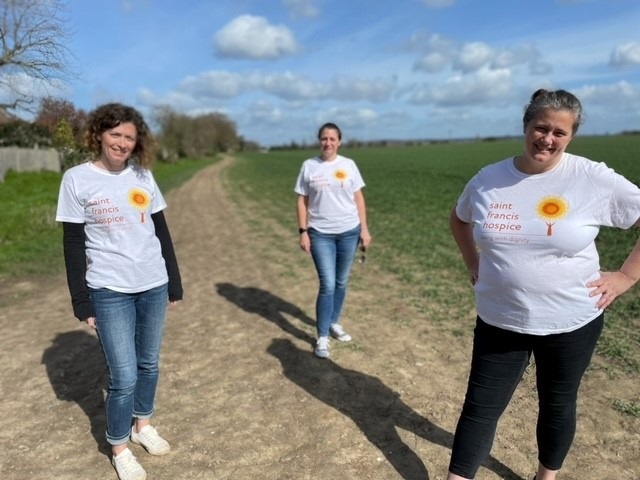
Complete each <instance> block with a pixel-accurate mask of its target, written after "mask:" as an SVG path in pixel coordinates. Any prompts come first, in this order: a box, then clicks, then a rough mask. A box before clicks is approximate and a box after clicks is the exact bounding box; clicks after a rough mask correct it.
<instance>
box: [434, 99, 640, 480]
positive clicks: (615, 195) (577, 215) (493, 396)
mask: <svg viewBox="0 0 640 480" xmlns="http://www.w3.org/2000/svg"><path fill="white" fill-rule="evenodd" d="M581 121H582V105H581V104H580V101H579V100H578V99H577V98H576V97H575V96H574V95H572V94H571V93H569V92H566V91H564V90H557V91H546V90H538V91H536V92H535V93H534V94H533V96H532V97H531V101H530V103H529V104H528V105H527V107H526V109H525V113H524V118H523V125H524V135H525V137H524V149H523V152H522V154H520V155H518V156H515V157H510V158H507V159H505V160H502V161H500V162H498V163H495V164H492V165H489V166H487V167H485V168H483V169H482V170H481V171H480V172H479V173H478V174H477V175H476V176H475V177H474V178H472V179H471V181H470V182H469V183H468V184H467V186H466V187H465V189H464V191H463V193H462V195H461V197H460V198H459V200H458V203H457V205H456V207H455V208H454V209H453V211H452V212H451V217H450V220H451V230H452V232H453V236H454V238H455V240H456V243H457V244H458V247H459V248H460V252H461V253H462V258H463V260H464V262H465V264H466V266H467V269H468V270H469V276H470V279H471V283H472V284H473V285H474V288H475V294H476V310H477V314H478V317H477V320H476V327H475V331H474V344H473V352H472V360H471V372H470V374H469V383H468V387H467V394H466V397H465V401H464V405H463V408H462V413H461V415H460V419H459V421H458V426H457V429H456V433H455V439H454V442H453V450H452V454H451V463H450V465H449V476H448V477H447V478H448V480H460V479H472V478H474V477H475V475H476V472H477V471H478V469H479V467H480V465H481V464H482V463H483V462H484V460H485V459H486V457H487V455H488V454H489V452H490V450H491V445H492V443H493V438H494V435H495V431H496V426H497V423H498V419H499V418H500V416H501V415H502V413H503V412H504V410H505V408H506V407H507V404H508V403H509V401H510V400H511V396H512V395H513V392H514V390H515V388H516V386H517V384H518V383H519V381H520V379H521V378H522V374H523V372H524V370H525V368H526V367H527V365H528V364H529V360H530V358H531V355H533V356H534V357H535V364H536V386H537V391H538V403H539V412H538V422H537V427H536V437H537V443H538V462H539V464H538V470H537V474H536V477H535V478H536V480H554V479H555V478H556V476H557V473H558V471H559V470H560V468H561V467H562V464H563V462H564V460H565V458H566V456H567V454H568V452H569V449H570V448H571V444H572V443H573V438H574V435H575V430H576V403H577V396H578V389H579V387H580V383H581V381H582V376H583V374H584V372H585V370H586V369H587V367H588V365H589V363H590V361H591V356H592V354H593V351H594V348H595V345H596V342H597V340H598V338H599V336H600V333H601V331H602V327H603V324H604V309H605V308H607V307H608V306H609V305H611V303H612V302H613V301H614V300H615V298H616V297H618V296H620V295H622V294H623V293H624V292H626V291H627V290H629V289H630V288H631V287H632V286H633V285H634V284H635V283H636V282H637V281H638V279H639V278H640V241H639V242H638V243H636V246H635V247H634V248H633V250H632V251H631V253H630V254H629V256H628V257H627V259H626V261H625V262H624V264H623V265H622V267H621V268H620V270H619V271H617V272H601V271H600V264H599V257H598V252H597V250H596V244H595V238H596V236H597V235H598V231H599V227H600V226H603V225H605V226H614V227H619V228H625V229H626V228H630V227H631V226H633V225H638V226H640V189H638V187H637V186H636V185H634V184H633V183H631V182H630V181H628V180H627V179H625V178H624V177H622V176H621V175H619V174H617V173H615V172H614V171H613V170H612V169H610V168H607V166H606V165H605V164H603V163H597V162H594V161H592V160H589V159H587V158H584V157H579V156H576V155H572V154H569V153H566V151H565V150H566V148H567V147H568V145H569V143H570V142H571V140H572V139H573V137H574V135H575V134H576V132H577V131H578V127H579V126H580V123H581Z"/></svg>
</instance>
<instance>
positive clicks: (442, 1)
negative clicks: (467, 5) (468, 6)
mask: <svg viewBox="0 0 640 480" xmlns="http://www.w3.org/2000/svg"><path fill="white" fill-rule="evenodd" d="M422 3H424V4H425V5H426V6H427V7H430V8H447V7H452V6H454V5H455V4H456V0H422Z"/></svg>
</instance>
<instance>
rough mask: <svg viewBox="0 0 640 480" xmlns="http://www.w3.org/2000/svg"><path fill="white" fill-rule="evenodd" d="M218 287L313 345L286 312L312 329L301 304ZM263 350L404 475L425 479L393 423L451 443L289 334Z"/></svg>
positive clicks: (509, 474)
mask: <svg viewBox="0 0 640 480" xmlns="http://www.w3.org/2000/svg"><path fill="white" fill-rule="evenodd" d="M216 288H217V291H218V293H219V294H220V295H221V296H223V297H224V298H226V299H227V300H228V301H230V302H232V303H235V304H236V305H237V306H238V307H240V308H242V309H243V310H245V311H247V312H250V313H256V314H259V315H261V316H262V317H263V318H264V319H266V320H268V321H269V322H272V323H274V324H275V325H277V326H278V327H280V328H281V329H282V330H283V331H284V332H286V333H288V334H290V335H292V336H293V337H295V338H298V339H300V340H302V341H304V342H307V343H309V344H311V345H313V344H314V342H315V339H314V337H313V336H311V335H310V334H308V333H306V332H305V331H303V330H301V329H300V328H298V327H296V326H295V325H293V324H292V323H291V322H290V321H289V320H288V318H287V316H286V315H289V316H292V317H294V318H297V319H299V320H300V321H301V322H303V323H305V324H307V325H309V326H313V327H314V329H315V321H314V320H313V319H312V318H310V317H309V316H308V315H306V314H305V313H304V311H303V310H302V309H300V308H299V307H297V306H295V305H293V304H292V303H290V302H287V301H285V300H283V299H282V298H280V297H278V296H276V295H273V294H272V293H270V292H268V291H266V290H263V289H260V288H255V287H239V286H236V285H233V284H231V283H218V284H216ZM267 352H268V353H269V354H271V355H273V356H274V357H276V358H277V359H278V360H279V361H280V363H281V364H282V371H283V373H284V375H285V376H286V377H287V378H288V379H289V380H291V381H292V382H294V383H295V384H297V385H299V386H300V387H302V388H303V389H305V390H306V391H307V392H309V393H310V394H311V395H313V396H314V397H315V398H317V399H318V400H320V401H322V402H324V403H325V404H327V405H329V406H330V407H333V408H335V409H336V410H338V411H339V412H341V413H343V414H345V415H347V416H349V417H350V418H351V419H352V420H353V421H354V422H355V424H356V425H357V426H358V428H360V430H361V431H362V432H363V433H364V435H365V436H366V437H367V439H368V440H369V441H370V442H371V443H372V444H373V445H375V446H376V447H377V448H378V449H379V450H380V451H381V452H382V453H383V454H384V455H385V457H386V458H387V460H388V461H389V463H390V464H391V465H392V466H393V467H394V468H395V469H396V471H397V472H398V473H399V474H400V476H401V477H402V478H404V479H408V480H414V479H415V480H418V479H419V480H428V478H429V473H428V471H427V469H426V467H425V466H424V463H423V462H422V461H421V460H420V458H419V457H418V456H417V455H416V453H415V452H414V451H413V450H412V449H411V448H410V447H409V446H408V445H406V444H405V442H404V441H403V440H402V437H401V436H400V435H399V433H398V431H397V428H401V429H403V430H406V431H409V432H412V433H413V434H414V435H417V436H420V437H422V438H424V439H425V440H427V441H429V442H432V443H435V444H437V445H441V446H443V447H445V448H451V445H452V444H453V435H452V434H451V433H449V432H447V431H446V430H444V429H442V428H440V427H439V426H437V425H435V424H434V423H432V422H431V421H429V420H428V419H426V418H424V417H422V416H421V415H419V414H418V413H416V412H415V411H414V410H413V409H412V408H411V407H409V406H408V405H407V404H405V403H404V402H403V401H402V400H401V398H400V395H399V394H398V393H396V392H394V391H393V390H391V389H390V388H389V387H387V386H386V385H385V384H384V383H383V382H382V381H380V379H378V378H376V377H373V376H371V375H367V374H364V373H362V372H358V371H355V370H349V369H346V368H343V367H341V366H339V365H337V364H336V363H334V362H332V361H331V360H319V359H318V358H316V357H315V356H314V355H313V353H311V351H308V352H307V351H303V350H300V349H299V348H297V347H296V346H295V345H294V344H293V343H292V342H291V341H290V340H288V339H287V340H285V339H273V340H272V342H271V345H270V346H269V347H268V349H267ZM435 408H437V406H436V407H435ZM484 466H485V467H486V468H488V469H490V470H492V471H493V472H495V473H496V474H497V475H499V476H500V477H501V478H503V479H504V480H524V479H523V478H522V477H520V476H519V475H517V474H516V473H515V472H513V470H511V469H510V468H509V467H507V466H506V465H504V464H503V463H501V462H499V461H498V460H496V459H495V458H494V457H489V459H488V460H487V461H486V462H485V464H484Z"/></svg>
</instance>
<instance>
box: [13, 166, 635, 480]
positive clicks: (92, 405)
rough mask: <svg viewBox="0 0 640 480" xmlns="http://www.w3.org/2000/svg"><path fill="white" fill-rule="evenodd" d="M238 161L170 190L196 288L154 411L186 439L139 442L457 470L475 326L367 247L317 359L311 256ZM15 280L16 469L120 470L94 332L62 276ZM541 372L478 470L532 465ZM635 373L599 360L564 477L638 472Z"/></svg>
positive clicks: (248, 461)
mask: <svg viewBox="0 0 640 480" xmlns="http://www.w3.org/2000/svg"><path fill="white" fill-rule="evenodd" d="M231 161H232V160H230V159H228V160H225V161H224V162H222V163H220V164H217V165H214V166H212V167H209V168H207V169H206V170H204V171H202V172H201V173H199V174H198V175H197V176H196V177H194V178H193V179H192V180H191V181H189V182H188V183H187V184H185V185H184V186H183V187H182V188H180V189H179V190H176V191H173V192H171V193H170V194H169V195H168V202H169V209H168V210H167V215H168V217H169V222H170V226H171V229H172V234H173V237H174V242H175V245H176V249H177V252H178V256H179V259H180V262H181V268H182V272H183V277H184V284H185V290H186V298H185V301H184V302H183V303H182V305H181V306H180V307H179V308H178V309H177V310H174V311H171V312H170V314H169V318H168V325H167V331H166V337H165V343H164V348H163V370H162V377H161V384H160V388H159V394H158V402H157V406H158V410H157V414H156V419H155V424H156V426H157V427H158V429H159V430H160V432H161V433H162V434H163V435H165V436H166V437H167V438H168V439H169V440H170V441H171V443H172V446H173V451H172V453H171V454H170V455H167V456H165V457H160V458H155V457H151V456H149V455H147V454H145V453H144V452H143V451H142V450H140V449H139V448H138V447H133V448H134V453H135V454H136V455H137V456H138V458H139V459H140V460H141V462H142V464H143V465H144V467H145V468H146V470H147V473H148V478H149V479H150V480H180V479H212V480H218V479H225V480H227V479H229V480H254V479H274V480H275V479H278V480H280V479H282V480H284V479H292V480H293V479H296V480H300V479H320V478H321V479H348V480H350V479H354V480H364V479H376V480H377V479H382V480H386V479H409V480H414V479H415V480H422V479H442V478H444V474H445V472H446V469H447V464H448V460H449V454H450V445H451V441H452V432H453V431H454V429H455V422H456V420H457V415H458V411H459V408H460V404H461V402H462V395H463V393H464V386H465V382H466V374H467V368H468V355H469V350H470V347H471V344H470V340H471V337H470V335H465V336H463V337H456V338H454V337H452V336H450V335H445V334H443V333H442V331H441V330H440V329H438V328H437V327H435V326H433V325H431V323H430V321H429V319H428V318H424V315H422V314H420V313H419V312H416V311H414V310H413V309H412V307H411V305H412V302H411V301H410V298H409V297H410V295H411V293H410V292H406V291H405V289H403V287H402V286H401V284H400V283H399V282H397V281H396V280H395V279H393V278H391V277H389V276H387V275H385V274H384V273H383V272H380V271H379V270H378V269H377V268H376V265H375V255H370V257H369V260H368V261H367V263H366V264H365V265H356V266H355V271H354V276H353V281H352V288H351V291H350V293H349V298H348V300H347V308H346V312H345V321H344V323H345V325H346V326H347V327H348V330H349V331H350V332H351V333H352V334H353V335H354V342H352V343H351V344H349V345H345V344H337V343H336V342H334V343H332V346H333V349H332V358H331V360H329V361H321V360H318V359H316V358H315V357H314V356H313V354H312V353H311V343H312V339H313V335H314V327H313V318H312V316H313V302H314V298H315V291H316V288H317V283H316V279H315V273H314V270H313V267H312V265H311V263H310V260H309V259H308V258H307V257H305V255H304V254H303V253H302V252H300V251H299V249H297V245H296V240H297V236H296V235H295V228H293V227H294V225H293V224H292V229H291V230H290V231H285V230H284V229H282V228H281V227H279V226H275V225H269V223H268V222H266V223H265V222H264V221H259V222H258V221H257V219H259V213H260V212H259V208H255V209H253V210H251V209H249V210H248V211H253V212H254V213H248V211H245V209H242V211H239V210H238V209H237V208H236V207H235V206H234V204H233V203H232V202H231V201H230V200H229V198H228V197H227V195H226V193H225V189H224V172H225V169H226V168H227V167H228V166H229V164H230V162H231ZM292 212H293V199H292ZM252 215H253V216H255V217H254V218H252ZM292 219H293V214H292ZM254 220H256V221H254ZM265 225H268V227H265ZM372 228H373V230H374V232H375V222H374V223H373V225H372ZM291 232H294V233H291ZM374 252H375V250H374V249H372V253H374ZM4 287H5V291H4V292H3V293H2V296H1V297H0V306H1V307H2V309H1V311H0V328H1V329H2V335H1V339H0V365H1V369H0V418H2V423H1V425H2V428H0V473H1V477H2V479H3V480H14V479H15V480H27V479H29V480H33V479H60V480H64V479H74V480H76V479H115V478H116V476H115V472H114V471H113V469H112V467H111V465H110V464H109V461H108V457H107V456H106V452H108V446H107V445H106V443H105V441H104V438H103V437H104V429H105V419H104V410H103V400H102V398H103V397H102V395H103V394H102V390H103V388H104V384H105V367H104V363H103V361H102V359H101V354H100V350H99V346H98V344H97V340H96V338H95V336H94V335H93V334H91V333H90V332H88V330H87V329H86V328H83V326H82V325H81V324H79V323H78V322H76V321H75V320H74V319H73V318H72V314H71V308H70V304H69V299H68V293H67V288H66V284H65V280H64V278H62V277H61V278H59V279H57V281H54V282H47V284H45V285H38V284H37V283H33V284H30V283H25V284H21V285H13V286H4ZM390 319H393V320H390ZM399 319H400V320H399ZM470 328H471V327H470ZM531 377H532V375H531V374H529V375H528V377H527V378H526V379H525V381H524V382H523V384H522V385H521V387H520V388H519V389H518V391H517V392H516V396H515V398H514V400H513V402H512V403H511V405H510V407H509V409H508V411H507V413H506V415H505V417H504V418H503V420H502V422H501V424H500V426H499V430H498V435H497V438H496V442H495V445H494V448H493V452H492V457H491V459H490V461H489V462H488V463H487V465H486V468H483V469H482V470H481V471H480V473H479V475H478V479H481V480H482V479H487V480H489V479H491V480H494V479H500V478H505V479H511V480H515V479H525V478H526V479H527V480H529V479H530V478H531V476H532V474H533V472H534V468H535V465H536V454H535V451H536V449H535V439H534V438H535V435H534V430H535V410H536V406H535V394H534V387H533V384H532V382H531ZM638 388H639V387H638V383H637V379H630V378H620V379H617V380H611V379H609V378H606V375H605V373H604V372H603V371H601V370H594V371H592V372H590V373H589V375H588V378H587V379H586V381H585V383H584V385H583V389H582V394H581V400H580V406H579V408H580V413H579V425H578V432H577V436H576V442H575V444H574V448H573V450H572V452H571V454H570V457H569V459H568V460H567V462H566V465H565V471H564V474H563V476H562V477H561V478H562V479H563V480H569V479H573V480H585V479H595V480H609V479H620V478H624V479H630V480H631V479H639V478H640V462H639V461H638V458H640V433H639V432H640V428H639V427H640V421H639V420H638V419H634V418H631V417H624V416H621V415H620V414H618V413H616V412H615V411H614V410H613V409H612V408H611V403H612V401H613V399H614V398H632V397H633V395H634V394H635V395H637V389H638ZM634 389H635V390H634Z"/></svg>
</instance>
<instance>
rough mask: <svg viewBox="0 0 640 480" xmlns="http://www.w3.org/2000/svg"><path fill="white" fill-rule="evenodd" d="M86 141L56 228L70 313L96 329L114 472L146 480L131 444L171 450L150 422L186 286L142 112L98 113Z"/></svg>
mask: <svg viewBox="0 0 640 480" xmlns="http://www.w3.org/2000/svg"><path fill="white" fill-rule="evenodd" d="M86 143H87V147H88V149H89V151H90V152H91V153H92V155H93V158H92V159H91V160H89V161H88V162H86V163H83V164H80V165H77V166H75V167H73V168H70V169H69V170H67V171H66V172H65V174H64V176H63V178H62V184H61V186H60V194H59V199H58V210H57V214H56V220H57V221H59V222H62V226H63V244H64V254H65V264H66V270H67V281H68V285H69V290H70V293H71V301H72V305H73V312H74V315H75V316H76V317H77V318H78V319H79V320H81V321H84V322H85V323H87V325H89V327H91V328H93V329H95V330H96V331H97V334H98V337H99V339H100V343H101V345H102V350H103V352H104V356H105V360H106V363H107V367H108V370H109V387H108V393H107V399H106V416H107V432H106V437H107V441H108V442H109V444H110V445H111V447H112V453H113V457H112V463H113V466H114V467H115V469H116V472H117V474H118V477H119V478H120V480H144V479H145V478H146V473H145V471H144V469H143V468H142V467H141V466H140V464H139V463H138V461H137V460H136V458H135V457H134V456H133V454H132V452H131V450H129V448H128V443H129V441H131V442H132V443H135V444H139V445H142V446H143V447H144V448H145V449H146V450H147V451H148V452H149V453H150V454H152V455H164V454H166V453H168V452H169V450H170V446H169V443H168V442H167V441H166V440H165V439H163V438H162V437H161V436H160V435H159V434H158V432H157V430H156V429H155V428H153V427H152V426H151V425H150V419H151V416H152V415H153V411H154V402H155V396H156V388H157V385H158V374H159V368H158V366H159V358H160V346H161V343H162V336H163V332H164V321H165V316H166V310H167V305H175V304H176V303H177V302H178V301H179V300H181V299H182V293H183V292H182V282H181V279H180V271H179V269H178V263H177V260H176V256H175V253H174V249H173V244H172V241H171V236H170V234H169V229H168V227H167V223H166V220H165V217H164V214H163V210H164V208H166V206H167V205H166V203H165V201H164V198H163V196H162V193H161V192H160V190H159V189H158V185H157V184H156V182H155V180H154V178H153V175H152V173H151V171H150V170H149V166H150V163H151V159H152V153H151V146H152V137H151V134H150V130H149V127H148V126H147V124H146V123H145V121H144V119H143V118H142V116H141V115H140V113H138V112H137V111H136V110H135V109H133V108H131V107H128V106H124V105H120V104H116V103H111V104H106V105H102V106H100V107H98V108H97V109H96V110H94V111H93V112H92V113H91V114H90V115H89V119H88V127H87V134H86Z"/></svg>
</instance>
